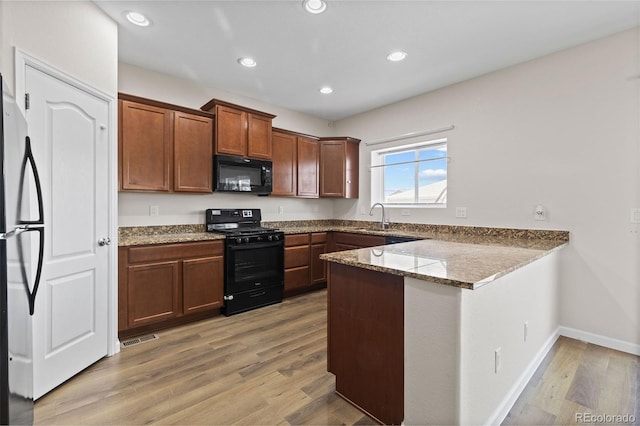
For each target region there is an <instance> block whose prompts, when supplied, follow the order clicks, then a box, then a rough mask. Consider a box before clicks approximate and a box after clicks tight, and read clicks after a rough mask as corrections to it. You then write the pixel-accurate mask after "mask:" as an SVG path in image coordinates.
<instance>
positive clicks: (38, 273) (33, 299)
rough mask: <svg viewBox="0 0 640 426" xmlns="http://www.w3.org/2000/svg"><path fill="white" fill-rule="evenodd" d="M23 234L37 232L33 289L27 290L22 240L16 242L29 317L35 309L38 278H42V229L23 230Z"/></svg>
mask: <svg viewBox="0 0 640 426" xmlns="http://www.w3.org/2000/svg"><path fill="white" fill-rule="evenodd" d="M24 232H38V236H39V239H38V240H39V241H38V242H39V247H38V266H37V269H36V278H35V280H34V282H33V289H31V288H29V278H28V277H29V274H28V272H27V268H26V266H25V262H24V249H23V247H22V240H21V239H20V238H18V240H17V241H16V242H17V244H18V256H19V258H20V265H21V266H20V270H21V273H22V282H23V283H24V287H25V292H26V293H27V298H28V300H29V315H32V316H33V314H34V312H35V309H36V295H37V294H38V288H39V287H40V278H41V277H42V264H43V262H44V228H43V227H39V228H25V230H24Z"/></svg>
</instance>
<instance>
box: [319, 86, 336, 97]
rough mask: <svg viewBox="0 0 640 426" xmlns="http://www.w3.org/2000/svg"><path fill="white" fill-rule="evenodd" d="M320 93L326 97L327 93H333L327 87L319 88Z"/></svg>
mask: <svg viewBox="0 0 640 426" xmlns="http://www.w3.org/2000/svg"><path fill="white" fill-rule="evenodd" d="M320 93H323V94H325V95H328V94H329V93H333V89H332V88H331V87H329V86H324V87H321V88H320Z"/></svg>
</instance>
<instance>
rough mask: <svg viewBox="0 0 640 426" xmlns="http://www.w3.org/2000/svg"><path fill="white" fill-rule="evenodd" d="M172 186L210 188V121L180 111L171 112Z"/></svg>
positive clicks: (176, 188)
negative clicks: (172, 120) (172, 135)
mask: <svg viewBox="0 0 640 426" xmlns="http://www.w3.org/2000/svg"><path fill="white" fill-rule="evenodd" d="M173 153H174V154H173V167H174V169H173V176H174V178H173V189H174V191H180V192H211V191H212V190H213V161H212V158H213V122H212V120H211V119H210V118H206V117H201V116H198V115H193V114H187V113H184V112H175V113H174V140H173Z"/></svg>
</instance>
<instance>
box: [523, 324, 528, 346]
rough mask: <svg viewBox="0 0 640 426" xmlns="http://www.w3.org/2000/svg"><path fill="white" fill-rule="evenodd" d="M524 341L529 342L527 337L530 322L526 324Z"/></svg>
mask: <svg viewBox="0 0 640 426" xmlns="http://www.w3.org/2000/svg"><path fill="white" fill-rule="evenodd" d="M523 331H524V341H525V342H526V341H527V337H529V321H525V322H524V330H523Z"/></svg>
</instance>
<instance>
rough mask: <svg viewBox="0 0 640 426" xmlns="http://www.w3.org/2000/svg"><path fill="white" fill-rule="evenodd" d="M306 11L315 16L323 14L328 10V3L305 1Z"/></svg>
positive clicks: (319, 0) (320, 0)
mask: <svg viewBox="0 0 640 426" xmlns="http://www.w3.org/2000/svg"><path fill="white" fill-rule="evenodd" d="M302 6H304V9H305V10H306V11H307V12H309V13H313V14H318V13H322V12H324V11H325V10H327V2H326V1H324V0H303V2H302Z"/></svg>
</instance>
